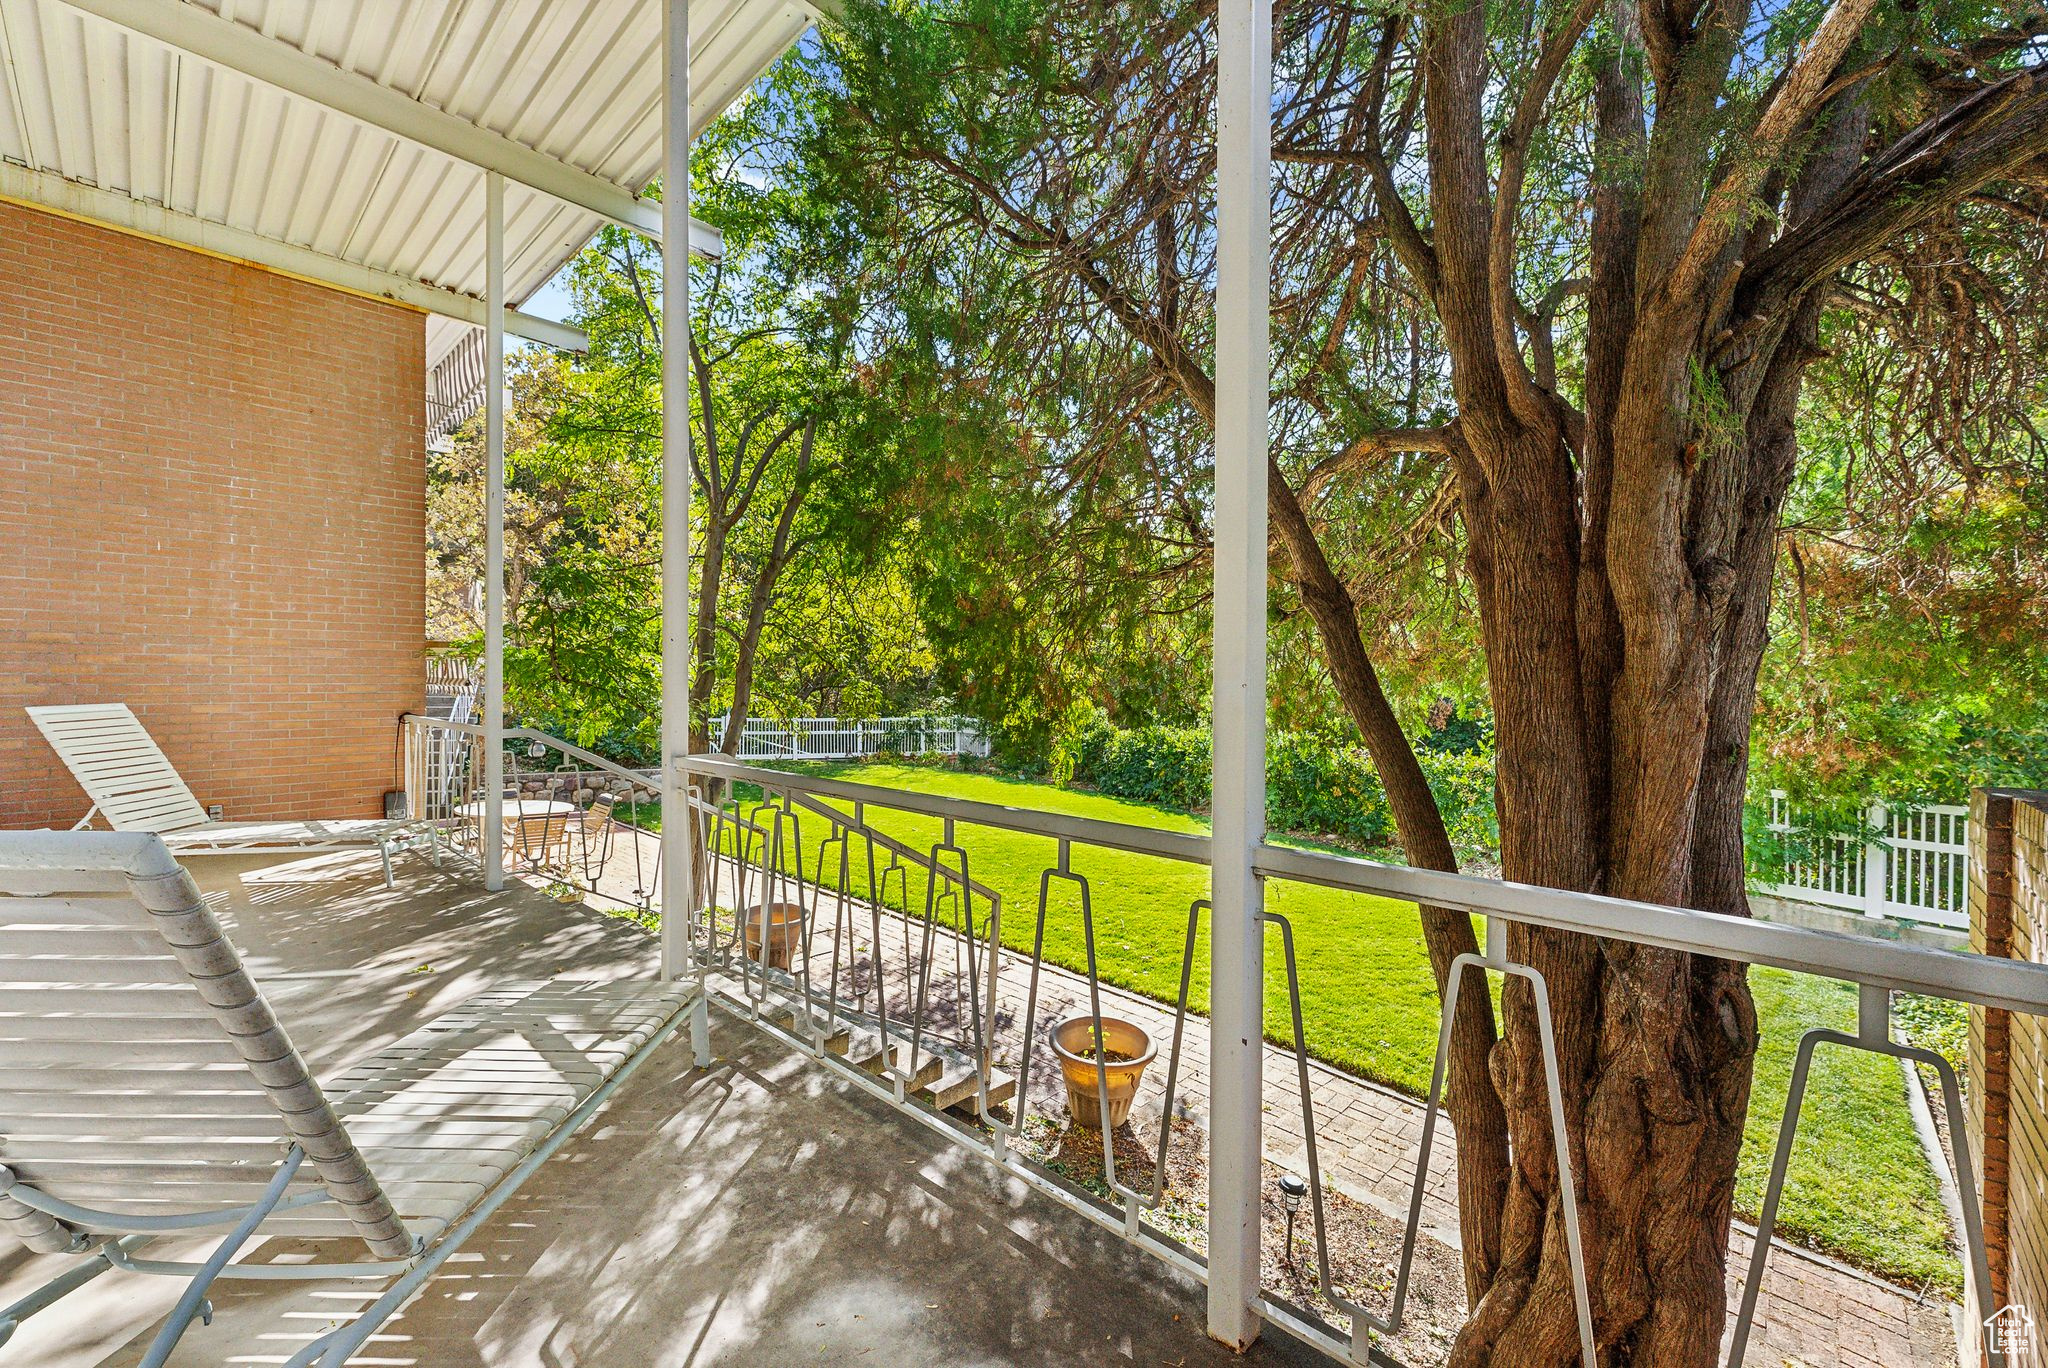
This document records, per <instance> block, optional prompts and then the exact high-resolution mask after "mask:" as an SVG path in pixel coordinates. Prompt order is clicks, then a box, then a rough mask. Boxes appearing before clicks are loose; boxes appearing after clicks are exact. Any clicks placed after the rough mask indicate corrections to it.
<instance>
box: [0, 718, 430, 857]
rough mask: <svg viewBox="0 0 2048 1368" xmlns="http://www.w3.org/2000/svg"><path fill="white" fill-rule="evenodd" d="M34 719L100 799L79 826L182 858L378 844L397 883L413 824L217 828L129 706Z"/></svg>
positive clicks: (322, 822) (326, 821)
mask: <svg viewBox="0 0 2048 1368" xmlns="http://www.w3.org/2000/svg"><path fill="white" fill-rule="evenodd" d="M28 715H29V717H30V718H31V719H32V720H33V721H34V722H35V724H36V727H37V728H38V729H39V730H40V731H41V732H42V733H43V736H44V737H45V739H47V740H48V741H49V743H50V748H51V749H52V750H54V751H56V752H57V758H58V759H60V760H62V761H63V762H64V765H65V768H67V769H69V770H70V771H71V774H72V777H73V778H75V779H77V780H78V786H79V787H80V788H82V789H84V790H85V793H86V796H87V797H88V798H90V799H92V808H91V809H90V810H89V811H87V813H86V814H85V816H84V817H82V818H80V819H79V822H78V826H79V827H87V826H90V825H91V824H92V819H93V815H94V814H95V813H98V814H102V815H104V816H105V817H106V819H107V824H108V825H109V826H111V827H112V828H113V829H114V830H116V831H154V832H155V833H156V834H157V835H159V836H161V837H163V838H164V844H165V845H167V846H169V847H170V850H171V853H172V854H173V855H177V856H181V857H182V856H190V855H251V854H263V853H266V852H271V851H280V850H308V851H311V850H351V849H357V848H360V847H363V846H375V847H377V853H378V854H379V855H380V856H381V857H382V858H383V861H384V885H385V887H387V888H388V887H390V886H391V885H392V878H391V850H392V847H393V846H394V845H396V844H397V843H398V842H399V841H400V840H401V839H402V838H403V837H404V836H405V834H406V832H407V831H408V829H409V828H411V826H412V825H413V824H412V823H411V822H409V821H405V820H403V819H398V820H391V819H385V818H370V817H365V818H323V819H319V820H314V821H297V822H294V821H282V822H276V821H273V822H216V821H214V820H213V819H212V818H210V817H208V816H207V815H206V809H205V808H203V807H201V806H200V805H199V800H198V799H197V798H195V797H193V796H192V790H191V789H190V788H188V787H187V786H186V784H185V781H184V780H183V779H182V778H180V777H179V776H178V771H177V769H176V768H175V767H174V766H173V765H172V764H171V761H170V757H168V756H166V755H165V754H164V753H163V750H162V749H161V748H160V747H159V746H158V745H157V744H156V741H155V740H154V739H153V738H152V737H151V736H150V734H149V732H148V731H147V730H145V729H144V728H143V725H142V721H141V719H140V718H138V717H136V715H135V714H134V713H132V712H130V711H129V710H128V705H127V704H126V703H82V704H72V705H67V706H62V707H45V708H30V709H28Z"/></svg>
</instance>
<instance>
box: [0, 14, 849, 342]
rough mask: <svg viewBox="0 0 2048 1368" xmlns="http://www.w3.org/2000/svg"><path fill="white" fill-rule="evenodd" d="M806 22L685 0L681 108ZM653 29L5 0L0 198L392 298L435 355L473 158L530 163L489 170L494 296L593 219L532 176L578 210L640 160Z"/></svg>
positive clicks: (601, 21) (451, 307) (652, 158)
mask: <svg viewBox="0 0 2048 1368" xmlns="http://www.w3.org/2000/svg"><path fill="white" fill-rule="evenodd" d="M813 18H814V15H813V13H812V11H811V10H810V8H809V7H808V5H807V4H806V3H805V2H804V0H693V2H692V4H691V20H690V29H691V40H692V48H691V60H690V89H691V92H692V93H691V102H690V117H691V126H692V127H693V128H702V127H704V126H705V125H706V124H708V123H709V122H710V121H711V120H712V119H714V118H715V117H717V115H718V114H719V113H720V112H721V111H722V110H724V109H725V108H726V107H727V106H728V105H729V104H730V103H731V102H732V101H733V100H734V99H735V98H736V97H737V96H738V95H739V94H740V93H741V92H742V91H744V90H745V89H746V87H747V86H748V84H750V83H751V82H752V81H753V79H754V78H755V77H756V76H758V75H759V74H760V73H761V72H762V71H763V70H765V69H766V68H767V67H768V65H769V64H770V63H772V62H773V61H774V60H775V58H776V57H777V56H778V55H779V54H780V53H781V52H782V51H783V50H784V49H785V48H786V47H787V46H788V45H789V44H790V43H792V42H794V41H795V40H796V39H797V38H798V37H799V36H801V34H802V33H803V31H804V30H805V29H806V28H807V27H808V26H809V25H810V23H811V22H812V20H813ZM660 24H661V9H660V6H659V4H658V3H657V2H656V0H445V3H436V4H419V3H410V2H409V0H0V74H4V79H5V91H4V97H0V162H4V163H10V164H11V165H0V197H4V198H6V199H11V200H16V201H19V202H26V203H37V204H41V205H43V206H44V207H48V208H54V209H58V210H60V211H62V212H67V213H72V214H75V215H77V216H79V217H84V218H88V219H98V220H100V221H103V222H108V223H111V224H112V225H113V226H116V227H121V228H124V229H127V230H129V231H140V232H146V233H149V234H151V235H152V236H159V237H166V238H169V239H171V240H174V241H183V242H186V243H187V244H188V245H194V246H202V247H206V248H208V249H209V250H215V251H218V252H220V253H221V254H223V255H229V256H245V257H247V258H249V259H252V260H257V261H259V262H262V263H263V264H266V265H271V266H273V267H275V268H279V269H287V270H295V271H296V273H299V274H305V275H308V276H310V277H312V278H315V279H325V280H327V281H328V282H329V283H334V284H341V285H343V286H345V287H348V288H356V289H359V290H361V291H362V292H364V293H370V294H390V295H392V296H393V297H398V298H404V299H406V300H407V302H411V303H414V304H417V305H419V306H421V307H424V308H427V309H429V310H430V311H432V312H434V313H437V314H441V315H443V316H440V317H434V318H431V319H430V321H429V325H428V352H427V361H428V365H429V366H430V367H431V366H433V365H434V364H435V363H436V362H438V361H439V360H440V359H441V358H442V357H443V356H445V355H446V354H447V353H448V352H449V351H450V350H451V349H452V348H453V347H454V346H455V345H456V343H457V342H458V341H459V340H460V339H461V337H462V336H463V335H464V334H465V332H467V331H468V327H469V324H468V323H467V322H463V321H458V320H460V319H461V318H463V317H465V315H464V314H463V313H462V312H461V309H462V307H463V306H464V305H466V304H467V303H468V302H469V301H473V300H480V299H481V296H482V294H483V290H484V193H483V183H484V172H483V170H482V169H481V165H482V164H483V162H482V161H481V160H480V158H481V157H483V156H488V155H494V154H496V153H498V152H503V153H505V155H507V156H508V157H509V156H515V155H516V156H521V157H523V158H524V160H522V161H520V162H519V163H518V164H519V166H520V167H521V168H523V169H525V170H527V171H532V172H535V173H536V174H535V175H532V176H529V177H528V178H527V180H526V181H525V183H522V182H521V176H520V174H519V173H518V172H516V171H515V172H508V182H509V183H508V185H507V192H506V213H507V227H506V241H507V253H506V286H507V289H506V293H507V296H508V298H509V299H510V300H511V301H512V302H513V303H514V304H517V303H519V302H522V301H524V300H525V299H526V298H528V297H529V296H530V295H531V294H532V293H533V292H534V291H535V290H536V289H538V288H539V287H540V285H541V284H542V283H543V282H545V281H546V280H547V279H548V277H550V276H551V275H553V274H554V273H555V271H556V270H557V269H559V268H560V266H561V265H562V264H563V263H564V262H565V261H567V260H568V259H569V257H571V256H572V255H574V253H575V252H576V251H577V250H578V249H579V248H580V247H581V246H582V245H583V244H584V243H585V242H586V241H588V240H589V238H590V236H591V234H592V233H593V232H595V231H596V229H597V228H598V227H599V226H600V224H601V223H602V222H604V217H605V216H603V215H601V214H600V213H598V212H594V211H593V210H592V209H591V208H589V207H585V205H579V204H572V203H567V202H565V201H564V199H562V198H557V197H555V196H554V195H550V194H546V193H541V192H539V191H537V190H535V189H533V188H531V183H532V180H533V179H547V178H548V177H550V176H556V175H557V174H558V173H557V171H556V170H554V169H551V167H558V168H562V170H560V172H559V175H560V177H563V178H566V179H564V180H563V183H566V184H573V185H576V186H580V187H582V189H583V190H584V191H585V192H586V193H585V194H584V199H585V200H586V201H587V202H590V203H595V202H598V201H600V200H602V199H603V196H604V194H605V193H606V192H607V191H609V192H610V193H611V194H612V195H615V196H616V195H618V194H619V192H620V191H624V192H628V193H629V194H637V193H638V192H639V191H641V190H643V189H645V188H646V186H647V185H648V183H649V182H650V181H652V180H653V179H654V178H655V176H656V174H657V173H658V172H659V170H660V166H661V155H662V152H661V35H660ZM201 53H203V54H205V55H203V56H202V55H195V54H201ZM350 73H352V75H350ZM370 86H374V87H376V88H377V89H369V88H368V87H370ZM394 95H395V96H398V97H402V99H399V100H394V99H393V98H392V97H393V96H394ZM365 111H368V117H365ZM415 122H417V123H418V124H419V126H420V127H421V128H424V129H425V130H426V133H425V135H423V136H416V137H408V136H403V135H402V134H401V133H400V132H394V131H392V129H393V126H394V125H397V126H402V127H404V128H405V129H406V130H407V131H413V128H414V124H415ZM463 125H466V126H467V127H466V128H465V127H463ZM479 130H481V131H482V132H483V133H484V134H488V135H496V136H495V137H485V138H479V137H478V131H479ZM435 139H439V140H440V141H441V142H442V145H443V146H444V147H447V146H451V145H456V144H459V145H460V146H462V147H464V148H468V147H471V146H472V145H474V146H476V147H480V148H481V152H480V153H478V155H477V156H472V157H470V158H469V159H467V160H465V159H462V158H459V157H457V156H454V155H450V154H448V152H446V151H443V150H435V149H434V147H433V146H432V145H431V142H432V140H435ZM465 139H466V140H467V141H465ZM534 153H538V154H540V159H536V158H534V157H533V156H532V154H534ZM542 159H544V160H542ZM582 173H588V175H587V177H583V176H582ZM578 177H582V178H581V179H577V178H578ZM589 177H594V178H595V181H594V182H593V181H591V180H590V179H589ZM551 183H552V182H551ZM619 198H620V200H621V203H623V204H624V205H625V209H626V210H627V211H628V212H631V211H635V210H640V212H641V216H642V217H644V219H645V221H646V222H648V223H652V224H656V225H658V215H657V214H656V213H654V212H653V211H654V210H655V209H656V208H657V206H651V205H650V206H645V208H644V210H641V207H640V206H637V205H633V204H631V203H630V202H629V201H626V200H625V198H624V196H619ZM622 216H623V215H622V214H620V213H613V214H611V215H610V217H614V218H617V217H622ZM693 240H698V239H695V238H694V236H693ZM266 244H278V247H279V251H276V252H269V251H265V245H266ZM280 252H281V253H282V255H280ZM266 256H267V257H269V258H270V259H269V260H265V257H266ZM301 268H302V269H301ZM414 282H416V283H417V284H418V285H419V286H422V287H426V288H425V289H423V290H411V289H408V288H407V287H408V285H409V283H414ZM444 291H446V292H453V293H454V295H456V296H461V297H466V298H455V299H451V298H448V297H447V296H445V295H442V294H440V293H439V292H444ZM451 314H452V315H454V316H452V317H451V316H447V315H451ZM466 316H467V317H468V318H470V319H471V320H472V321H473V320H474V319H475V318H476V317H478V316H479V315H477V314H475V313H474V312H472V313H469V314H468V315H466ZM515 330H518V329H517V328H515Z"/></svg>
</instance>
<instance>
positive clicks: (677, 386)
mask: <svg viewBox="0 0 2048 1368" xmlns="http://www.w3.org/2000/svg"><path fill="white" fill-rule="evenodd" d="M662 77H663V79H662V143H663V162H662V166H663V170H662V182H661V184H662V194H661V761H662V763H661V813H662V823H661V974H662V977H663V978H665V979H672V978H676V977H678V976H679V975H682V974H685V973H688V972H689V971H690V970H691V969H692V968H693V967H694V966H693V965H692V963H691V959H692V954H691V945H690V931H691V921H692V918H693V917H694V915H695V911H696V896H697V892H696V873H697V871H696V858H695V857H696V842H695V841H694V840H693V839H692V830H691V829H692V825H693V824H692V814H691V812H690V809H689V779H688V777H687V776H686V775H685V774H684V773H683V771H682V768H681V762H682V760H683V758H684V757H685V756H686V755H687V754H688V753H689V749H690V631H689V617H690V613H689V608H690V496H691V488H690V390H689V383H690V345H689V343H690V11H689V5H688V4H687V2H686V0H665V3H664V4H663V5H662ZM700 1007H701V999H700ZM691 1036H692V1040H693V1043H694V1045H695V1047H696V1053H697V1059H698V1062H699V1063H704V1062H707V1061H708V1059H709V1057H710V1045H709V1039H708V1035H707V1031H706V1027H705V1025H704V1024H703V1023H702V1020H701V1012H700V1014H699V1019H698V1020H696V1021H693V1022H692V1027H691Z"/></svg>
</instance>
